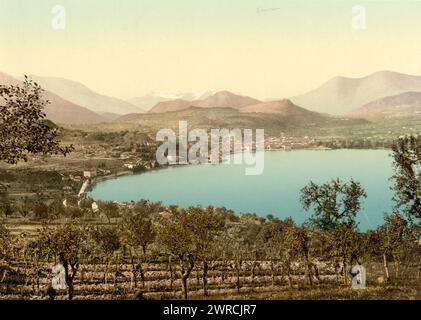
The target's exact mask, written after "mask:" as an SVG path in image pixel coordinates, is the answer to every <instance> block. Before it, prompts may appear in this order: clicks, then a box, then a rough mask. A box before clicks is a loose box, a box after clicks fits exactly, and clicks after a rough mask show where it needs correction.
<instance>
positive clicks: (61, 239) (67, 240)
mask: <svg viewBox="0 0 421 320" xmlns="http://www.w3.org/2000/svg"><path fill="white" fill-rule="evenodd" d="M86 234H87V232H86V230H85V228H83V227H80V226H77V225H75V224H70V223H69V224H63V225H61V226H59V227H57V228H50V227H48V226H44V227H43V229H42V231H41V235H40V240H39V244H38V246H39V247H40V248H42V250H43V251H44V254H46V255H47V256H53V257H55V258H58V259H59V261H60V263H61V264H62V265H63V267H64V270H65V276H66V284H67V286H68V298H69V300H72V299H73V293H74V280H75V277H76V274H77V271H78V269H79V261H80V259H81V256H82V255H83V254H84V253H85V248H84V243H85V241H86Z"/></svg>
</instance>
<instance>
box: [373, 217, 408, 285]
mask: <svg viewBox="0 0 421 320" xmlns="http://www.w3.org/2000/svg"><path fill="white" fill-rule="evenodd" d="M413 232H414V229H413V228H412V227H411V226H410V224H409V223H408V222H407V221H406V220H405V219H403V218H402V217H401V216H400V215H399V214H396V213H395V214H392V215H387V216H386V217H385V223H384V225H382V226H380V227H379V228H378V229H377V230H376V233H377V234H378V238H379V241H378V249H379V251H380V253H381V255H382V258H383V267H384V272H385V276H386V281H387V282H390V279H391V276H390V270H389V260H390V259H391V258H392V259H393V260H394V261H395V262H396V268H395V269H396V270H398V268H397V264H398V263H399V250H400V249H404V248H405V242H406V240H407V239H409V240H410V241H411V242H415V237H414V233H413ZM396 276H397V275H396Z"/></svg>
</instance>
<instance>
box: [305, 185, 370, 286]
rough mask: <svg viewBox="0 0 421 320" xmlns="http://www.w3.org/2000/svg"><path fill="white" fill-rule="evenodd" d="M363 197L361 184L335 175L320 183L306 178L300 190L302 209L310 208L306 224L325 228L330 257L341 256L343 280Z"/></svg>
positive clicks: (354, 247) (353, 248)
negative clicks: (329, 180)
mask: <svg viewBox="0 0 421 320" xmlns="http://www.w3.org/2000/svg"><path fill="white" fill-rule="evenodd" d="M366 197H367V194H366V192H365V191H364V189H363V188H362V187H361V184H360V183H359V182H356V181H354V180H352V179H351V181H350V182H349V183H343V182H341V181H340V180H339V179H336V180H332V181H331V182H329V183H325V184H322V185H320V186H319V185H317V184H315V183H313V182H310V184H309V185H307V186H306V187H304V188H303V189H302V190H301V203H302V205H303V208H304V210H306V211H308V210H309V209H310V208H311V207H313V208H314V214H313V216H312V217H311V218H310V219H309V225H310V226H312V227H313V228H316V229H321V230H325V231H326V232H325V235H326V236H327V240H328V243H329V244H330V246H331V250H330V255H331V257H333V258H335V259H338V258H339V259H341V260H342V261H341V262H342V268H343V269H342V270H343V277H344V282H345V284H346V283H347V275H348V273H347V264H348V261H350V260H351V259H352V257H353V256H355V255H357V254H358V245H357V244H358V234H357V233H356V227H357V222H356V216H357V214H358V212H359V211H360V209H361V200H362V199H363V198H366Z"/></svg>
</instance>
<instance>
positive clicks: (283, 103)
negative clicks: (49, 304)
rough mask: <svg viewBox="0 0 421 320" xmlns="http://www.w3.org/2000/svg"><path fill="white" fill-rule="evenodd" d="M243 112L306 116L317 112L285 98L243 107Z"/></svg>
mask: <svg viewBox="0 0 421 320" xmlns="http://www.w3.org/2000/svg"><path fill="white" fill-rule="evenodd" d="M241 112H254V113H269V114H279V115H283V116H291V115H294V116H304V115H314V114H316V113H315V112H312V111H309V110H307V109H304V108H301V107H299V106H296V105H295V104H293V103H292V101H291V100H288V99H284V100H278V101H268V102H261V103H258V104H254V105H251V106H247V107H244V108H242V109H241Z"/></svg>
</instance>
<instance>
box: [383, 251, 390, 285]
mask: <svg viewBox="0 0 421 320" xmlns="http://www.w3.org/2000/svg"><path fill="white" fill-rule="evenodd" d="M383 267H384V273H385V275H386V282H387V283H389V281H390V272H389V262H388V261H387V255H386V253H383Z"/></svg>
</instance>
